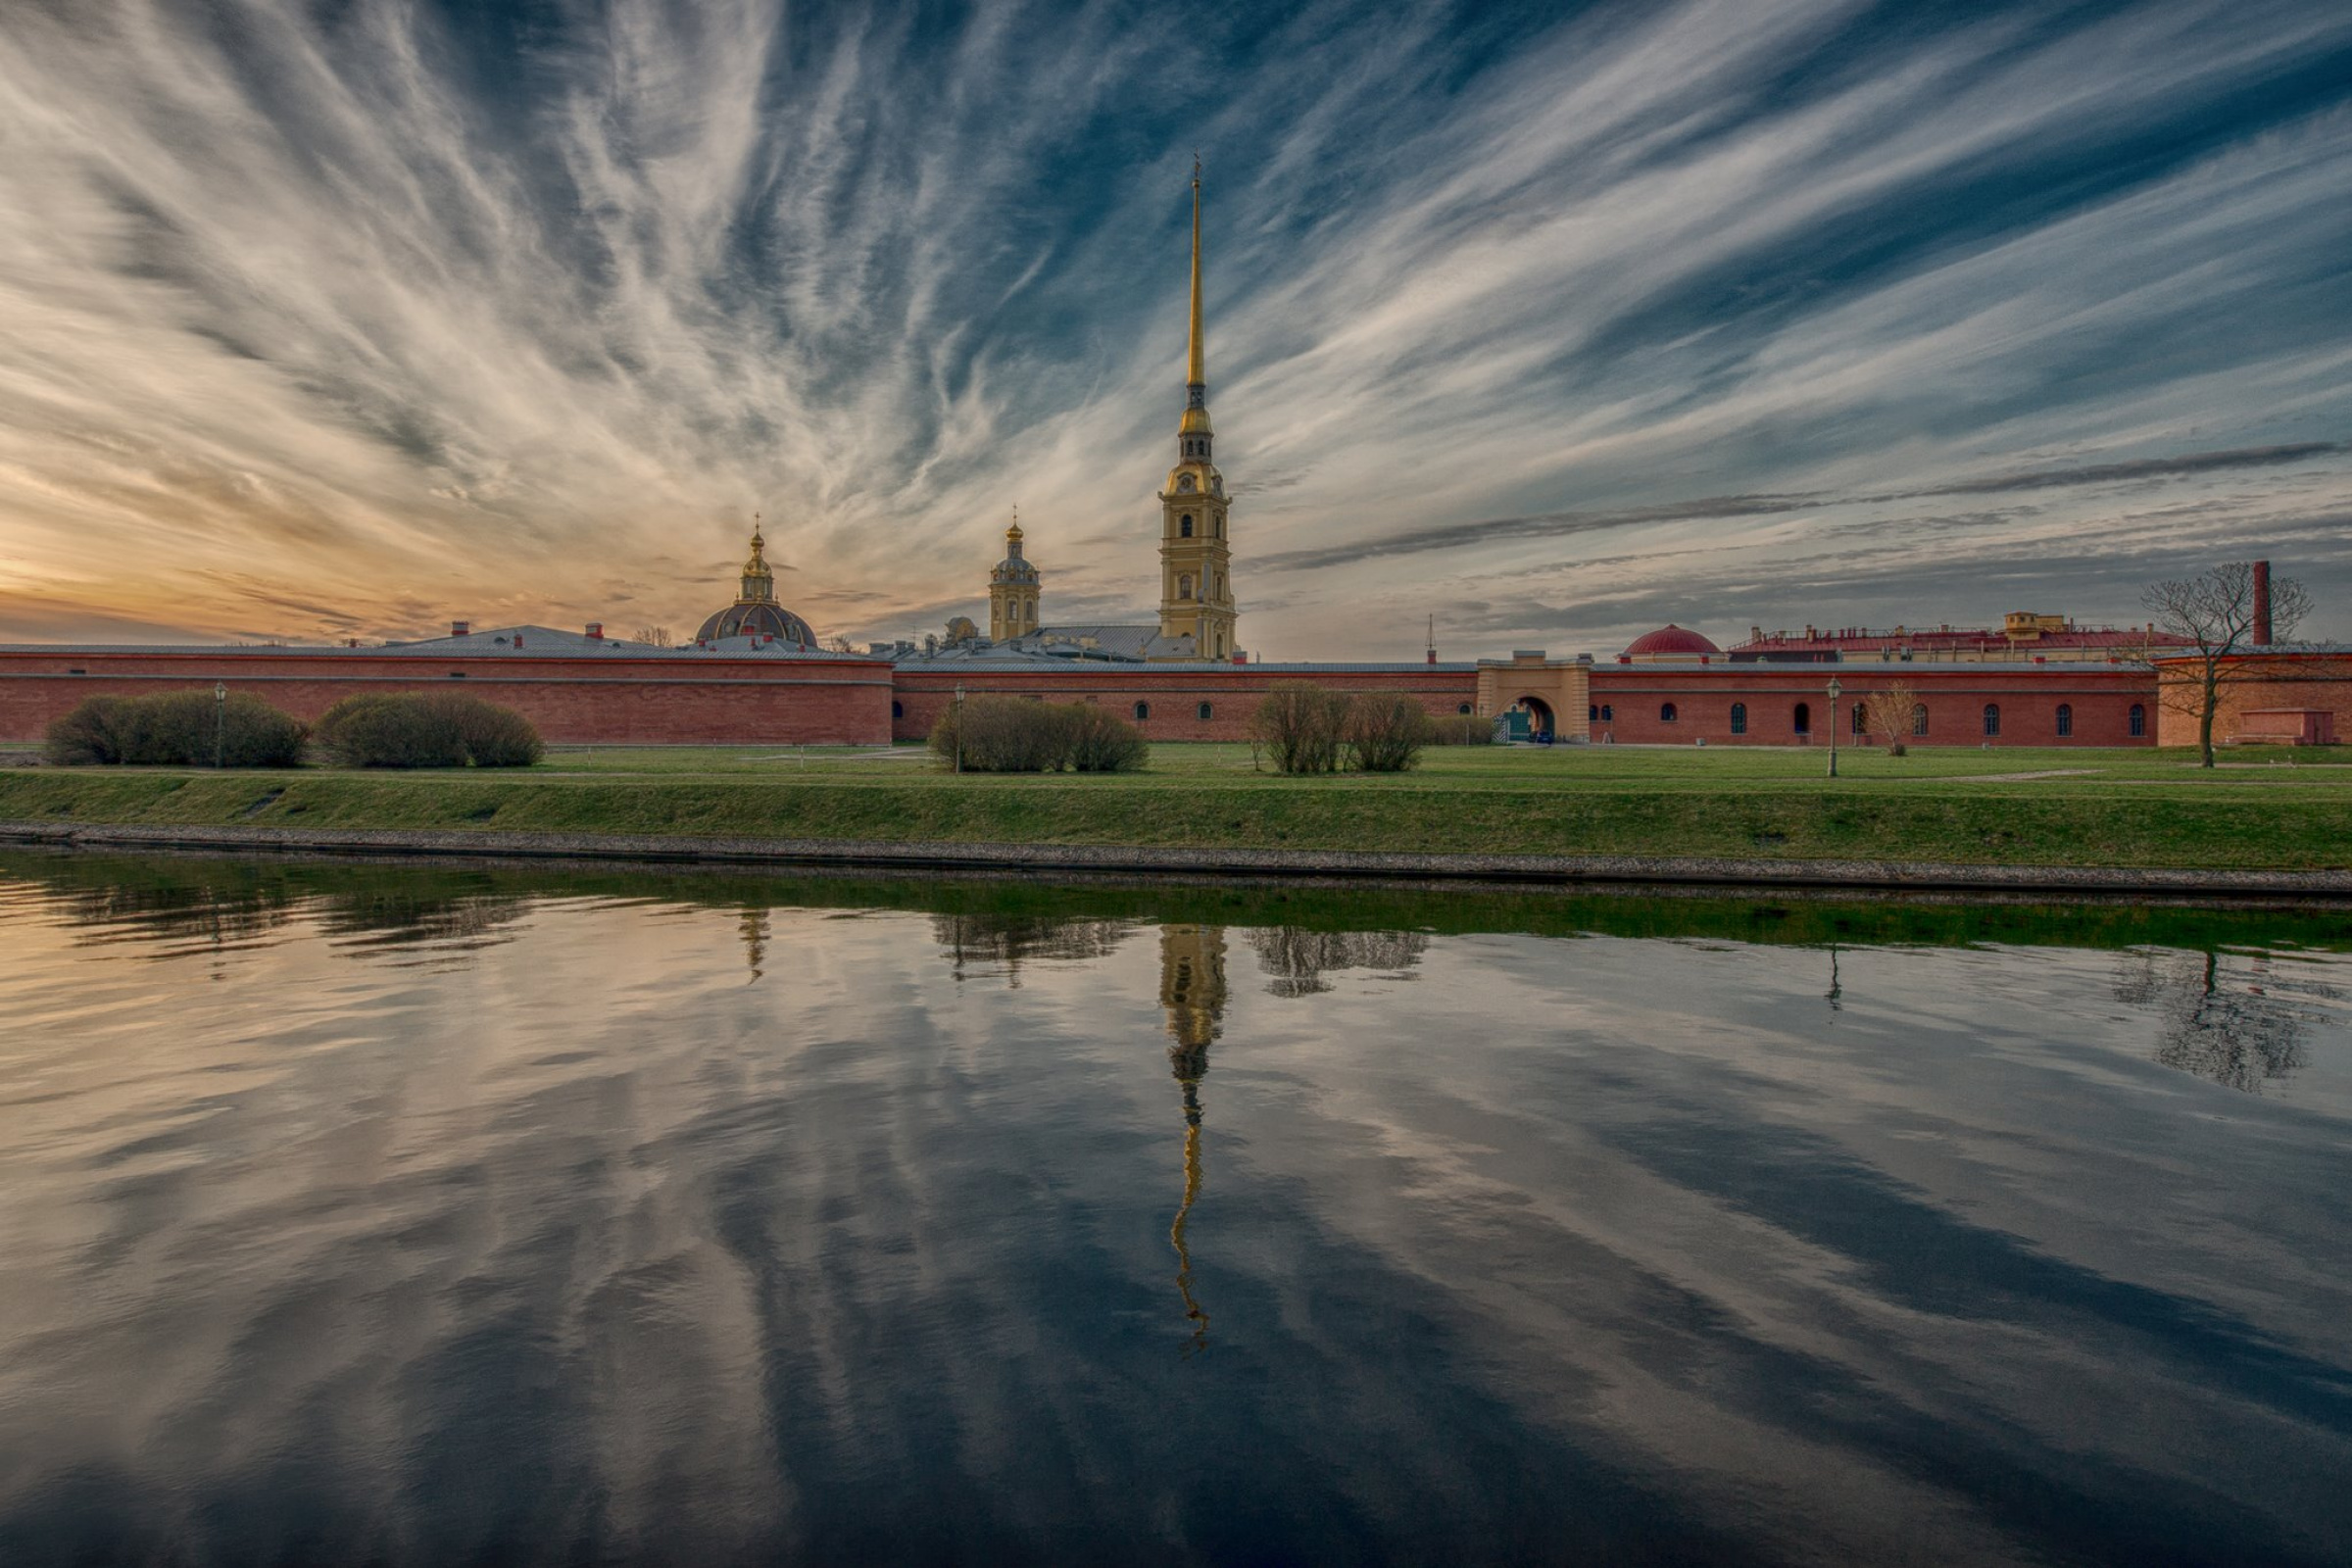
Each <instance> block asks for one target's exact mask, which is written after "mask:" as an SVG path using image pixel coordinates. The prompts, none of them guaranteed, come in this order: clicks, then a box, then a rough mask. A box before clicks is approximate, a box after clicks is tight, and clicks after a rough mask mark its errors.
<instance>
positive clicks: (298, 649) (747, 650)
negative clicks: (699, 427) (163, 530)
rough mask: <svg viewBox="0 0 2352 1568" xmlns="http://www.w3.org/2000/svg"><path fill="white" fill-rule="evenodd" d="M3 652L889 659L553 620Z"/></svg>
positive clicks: (41, 646) (21, 647)
mask: <svg viewBox="0 0 2352 1568" xmlns="http://www.w3.org/2000/svg"><path fill="white" fill-rule="evenodd" d="M0 653H9V654H57V655H72V654H168V655H187V654H237V655H262V656H267V657H269V658H272V659H329V658H331V659H502V658H521V659H598V658H602V659H663V660H668V659H760V660H777V659H786V660H811V661H822V662H852V663H861V664H887V663H889V662H890V661H889V660H887V659H877V658H873V657H871V656H869V655H865V654H841V653H835V652H833V651H831V650H830V649H824V648H804V647H801V646H800V645H799V644H796V643H786V642H764V641H761V640H760V639H757V638H751V637H725V638H719V639H716V640H714V641H712V642H711V643H709V644H696V643H687V644H684V645H682V646H680V647H676V648H656V647H654V646H653V645H651V644H649V643H634V642H629V641H626V640H625V639H621V638H613V637H589V636H586V635H585V634H583V633H580V632H576V631H559V630H557V629H556V628H555V627H553V626H495V627H488V628H485V629H483V630H481V631H474V632H467V633H466V635H465V636H463V637H427V638H422V639H419V640H418V641H416V642H406V643H377V644H370V645H363V646H361V647H358V648H353V647H349V646H346V645H345V644H342V643H110V644H99V643H11V644H6V645H0Z"/></svg>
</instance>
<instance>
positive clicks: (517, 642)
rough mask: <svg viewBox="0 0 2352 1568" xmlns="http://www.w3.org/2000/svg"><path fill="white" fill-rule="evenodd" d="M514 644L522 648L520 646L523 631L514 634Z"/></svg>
mask: <svg viewBox="0 0 2352 1568" xmlns="http://www.w3.org/2000/svg"><path fill="white" fill-rule="evenodd" d="M521 646H522V633H520V632H516V633H515V647H517V648H520V647H521Z"/></svg>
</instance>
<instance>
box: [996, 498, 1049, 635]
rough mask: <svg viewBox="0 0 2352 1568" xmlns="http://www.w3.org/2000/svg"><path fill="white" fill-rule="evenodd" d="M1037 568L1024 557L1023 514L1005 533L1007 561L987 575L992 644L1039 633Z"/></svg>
mask: <svg viewBox="0 0 2352 1568" xmlns="http://www.w3.org/2000/svg"><path fill="white" fill-rule="evenodd" d="M1037 598H1038V577H1037V568H1036V567H1035V566H1033V565H1031V564H1029V563H1028V561H1027V560H1025V559H1024V558H1023V557H1022V555H1021V515H1020V514H1019V513H1017V512H1016V513H1014V514H1013V515H1012V526H1011V527H1009V528H1007V529H1005V559H1004V560H1003V561H1000V562H998V563H997V564H996V567H995V569H993V570H991V571H990V572H989V574H988V636H989V640H990V641H991V642H1000V643H1001V642H1005V641H1008V640H1009V639H1011V638H1014V637H1026V636H1028V635H1029V634H1030V633H1031V632H1033V631H1035V630H1037Z"/></svg>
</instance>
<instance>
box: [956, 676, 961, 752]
mask: <svg viewBox="0 0 2352 1568" xmlns="http://www.w3.org/2000/svg"><path fill="white" fill-rule="evenodd" d="M962 771H963V682H961V681H957V682H956V772H958V773H960V772H962Z"/></svg>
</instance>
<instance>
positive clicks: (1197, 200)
mask: <svg viewBox="0 0 2352 1568" xmlns="http://www.w3.org/2000/svg"><path fill="white" fill-rule="evenodd" d="M1184 384H1185V385H1186V386H1188V387H1196V386H1197V387H1205V386H1207V385H1208V370H1207V368H1206V365H1205V362H1204V360H1203V358H1202V356H1201V159H1200V157H1199V156H1198V155H1195V157H1194V159H1193V340H1192V351H1191V353H1189V354H1188V355H1187V356H1186V357H1185V362H1184Z"/></svg>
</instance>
